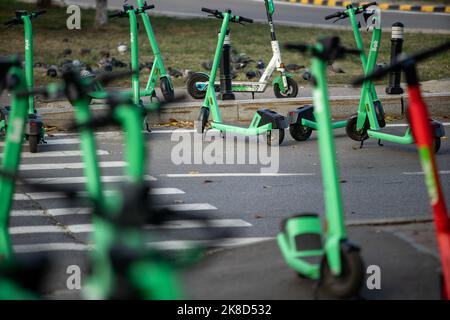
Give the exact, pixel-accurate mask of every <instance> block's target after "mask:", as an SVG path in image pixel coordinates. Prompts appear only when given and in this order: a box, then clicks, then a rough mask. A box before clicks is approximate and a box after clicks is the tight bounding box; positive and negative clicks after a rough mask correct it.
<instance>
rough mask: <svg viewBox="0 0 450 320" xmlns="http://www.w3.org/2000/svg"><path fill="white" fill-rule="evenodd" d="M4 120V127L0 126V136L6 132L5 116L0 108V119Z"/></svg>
mask: <svg viewBox="0 0 450 320" xmlns="http://www.w3.org/2000/svg"><path fill="white" fill-rule="evenodd" d="M2 120H5V127H4V128H0V136H2V135H4V134H6V125H7V123H6V116H5V115H4V114H3V112H2V110H0V121H2Z"/></svg>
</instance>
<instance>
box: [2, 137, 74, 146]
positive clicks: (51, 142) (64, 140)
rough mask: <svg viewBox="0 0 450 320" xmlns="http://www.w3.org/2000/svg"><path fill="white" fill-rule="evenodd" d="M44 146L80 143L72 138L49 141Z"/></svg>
mask: <svg viewBox="0 0 450 320" xmlns="http://www.w3.org/2000/svg"><path fill="white" fill-rule="evenodd" d="M46 142H47V143H46V144H44V146H45V145H50V146H52V145H71V144H79V143H80V139H78V138H73V139H49V140H46ZM4 146H5V142H4V141H0V147H4Z"/></svg>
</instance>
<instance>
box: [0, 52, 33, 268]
mask: <svg viewBox="0 0 450 320" xmlns="http://www.w3.org/2000/svg"><path fill="white" fill-rule="evenodd" d="M5 89H7V90H9V91H10V92H11V93H12V101H11V106H12V108H11V111H10V112H9V115H8V123H7V125H8V130H7V131H6V141H5V147H4V149H3V154H2V166H1V169H2V171H4V172H7V173H9V174H11V175H13V176H14V175H16V174H17V172H18V170H19V165H20V155H21V152H22V144H23V137H24V134H25V127H26V124H27V121H28V114H29V109H28V108H29V99H28V96H18V95H17V93H18V92H24V91H27V90H28V83H27V80H26V75H25V72H24V71H23V70H22V61H21V60H20V59H19V58H18V57H8V58H1V59H0V93H1V92H3V90H5ZM14 189H15V182H14V180H12V179H8V178H6V177H4V176H0V197H1V201H0V260H7V259H9V258H10V257H11V255H12V248H11V242H10V239H9V233H8V227H9V212H10V209H11V206H12V202H13V196H14Z"/></svg>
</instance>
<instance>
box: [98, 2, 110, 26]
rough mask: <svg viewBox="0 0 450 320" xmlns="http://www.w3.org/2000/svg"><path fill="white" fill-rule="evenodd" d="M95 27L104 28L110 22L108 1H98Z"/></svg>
mask: <svg viewBox="0 0 450 320" xmlns="http://www.w3.org/2000/svg"><path fill="white" fill-rule="evenodd" d="M96 2H97V10H96V12H95V25H96V26H104V25H105V24H106V23H107V22H108V0H96Z"/></svg>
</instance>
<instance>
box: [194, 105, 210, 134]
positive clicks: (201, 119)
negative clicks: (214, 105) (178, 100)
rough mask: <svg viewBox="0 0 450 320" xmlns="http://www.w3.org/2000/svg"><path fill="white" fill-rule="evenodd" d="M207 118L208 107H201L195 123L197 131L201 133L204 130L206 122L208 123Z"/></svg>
mask: <svg viewBox="0 0 450 320" xmlns="http://www.w3.org/2000/svg"><path fill="white" fill-rule="evenodd" d="M208 118H209V109H208V108H205V107H202V108H201V109H200V114H199V115H198V119H197V123H196V129H197V133H199V134H203V132H205V128H206V124H207V123H208Z"/></svg>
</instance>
